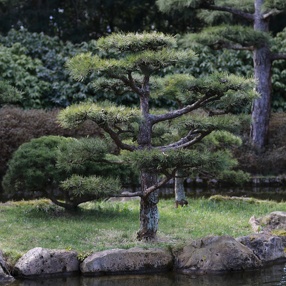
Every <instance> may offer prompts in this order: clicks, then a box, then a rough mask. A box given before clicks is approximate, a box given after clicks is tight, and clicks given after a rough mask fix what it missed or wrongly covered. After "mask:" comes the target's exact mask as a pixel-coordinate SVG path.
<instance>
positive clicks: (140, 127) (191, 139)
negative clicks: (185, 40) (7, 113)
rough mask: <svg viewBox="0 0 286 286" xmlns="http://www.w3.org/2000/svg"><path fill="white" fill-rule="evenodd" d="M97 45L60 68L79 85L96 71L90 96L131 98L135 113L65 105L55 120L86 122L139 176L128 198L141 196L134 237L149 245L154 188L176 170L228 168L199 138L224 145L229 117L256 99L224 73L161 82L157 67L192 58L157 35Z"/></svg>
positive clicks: (117, 37) (249, 85) (220, 152)
mask: <svg viewBox="0 0 286 286" xmlns="http://www.w3.org/2000/svg"><path fill="white" fill-rule="evenodd" d="M97 44H98V47H100V48H101V49H102V52H101V53H100V54H92V53H84V54H79V55H77V56H75V57H74V58H72V59H71V60H70V61H69V62H68V68H69V69H70V71H71V74H72V76H73V77H75V78H77V79H78V80H83V79H84V78H85V77H86V76H88V74H90V73H96V74H97V75H98V77H97V78H96V79H95V80H94V81H93V82H92V84H93V85H94V87H95V88H96V89H97V90H101V89H108V90H110V91H111V92H112V91H117V90H118V89H120V90H121V93H120V94H124V92H132V93H134V94H135V96H136V98H137V101H138V104H137V107H132V108H130V107H126V106H117V105H115V104H114V103H110V102H104V103H98V104H90V103H85V104H79V105H71V106H69V107H67V108H66V109H65V110H63V111H62V112H61V113H60V115H59V120H60V123H61V125H62V126H64V127H69V128H74V127H75V126H78V125H79V124H81V123H82V122H84V121H86V120H91V121H93V122H94V123H95V124H97V125H98V127H100V128H101V129H102V130H103V131H104V132H105V133H106V134H107V135H108V136H109V138H111V139H112V141H113V142H114V143H115V144H116V146H117V147H118V148H119V150H121V151H120V153H119V154H118V156H120V159H121V160H123V161H125V162H128V164H130V165H131V166H133V168H134V169H137V170H138V171H139V172H140V182H141V190H140V191H138V192H136V193H134V194H132V196H133V195H139V196H140V197H141V203H140V205H141V209H140V230H139V232H138V239H146V240H148V239H153V238H155V236H156V232H157V225H158V210H157V203H158V193H157V190H158V188H159V187H160V186H162V185H163V184H164V183H166V182H167V181H168V180H169V179H170V178H172V177H174V175H175V173H176V171H177V170H178V169H185V170H186V171H187V172H189V174H191V175H195V174H199V173H200V172H205V173H209V175H211V174H218V173H223V172H226V173H227V172H229V171H230V170H231V169H232V168H233V167H235V166H236V161H235V160H234V159H233V158H232V156H231V154H230V152H228V151H227V150H224V149H223V148H222V149H221V148H219V147H217V149H212V150H210V149H209V148H208V147H209V145H208V144H207V143H206V142H207V141H204V140H207V139H206V138H207V136H208V135H210V134H211V133H212V136H214V137H213V138H216V140H218V141H222V142H223V141H226V140H232V139H231V138H232V136H233V135H231V132H232V131H234V129H235V128H239V125H240V118H239V116H237V115H236V114H234V115H231V113H232V112H234V110H235V108H234V107H235V106H243V105H245V104H247V103H248V101H249V100H251V99H252V98H254V97H255V96H256V93H255V92H254V91H253V81H252V80H251V79H245V78H241V77H238V76H234V75H229V74H226V73H214V74H212V75H209V76H207V77H204V78H195V77H194V76H192V75H190V74H170V75H167V76H164V75H163V74H162V73H161V72H162V71H163V70H164V69H166V68H168V67H171V66H178V67H179V65H180V64H184V63H185V62H187V61H191V60H193V59H195V58H196V57H197V55H195V54H194V52H193V51H192V50H189V49H186V50H177V49H175V47H176V45H177V42H176V38H175V37H173V36H170V35H165V34H163V33H146V32H145V33H141V34H137V33H136V34H134V33H127V34H124V33H120V34H114V35H111V36H109V37H106V38H101V39H99V40H98V43H97ZM152 97H156V98H160V97H170V98H173V99H174V100H175V101H176V102H177V106H176V108H175V109H171V110H165V109H162V110H160V109H159V110H158V109H156V110H154V109H152V108H150V100H151V98H152ZM236 112H237V111H235V112H234V113H236ZM219 131H223V132H224V133H220V132H219ZM222 134H224V135H223V136H222ZM227 138H228V139H227ZM209 142H211V141H209ZM213 142H215V141H213ZM233 174H235V172H233Z"/></svg>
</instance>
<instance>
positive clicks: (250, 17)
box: [206, 5, 254, 21]
mask: <svg viewBox="0 0 286 286" xmlns="http://www.w3.org/2000/svg"><path fill="white" fill-rule="evenodd" d="M206 9H207V10H213V11H222V12H229V13H231V14H233V15H236V16H240V17H242V18H244V19H246V20H249V21H254V15H253V14H250V13H246V12H243V11H242V10H239V9H235V8H231V7H222V6H216V5H210V6H208V7H207V8H206Z"/></svg>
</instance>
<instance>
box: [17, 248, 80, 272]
mask: <svg viewBox="0 0 286 286" xmlns="http://www.w3.org/2000/svg"><path fill="white" fill-rule="evenodd" d="M78 271H79V261H78V259H77V253H76V252H74V251H65V250H56V249H45V248H41V247H36V248H33V249H31V250H29V251H28V252H27V253H26V254H24V255H23V256H22V257H21V258H20V259H19V260H18V261H17V263H16V265H15V267H14V273H15V275H17V276H21V277H26V276H32V275H34V276H45V275H53V274H67V273H74V272H78Z"/></svg>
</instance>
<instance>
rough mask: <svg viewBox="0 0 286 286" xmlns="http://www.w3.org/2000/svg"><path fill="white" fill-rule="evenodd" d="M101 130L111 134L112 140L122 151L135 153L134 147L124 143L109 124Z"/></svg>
mask: <svg viewBox="0 0 286 286" xmlns="http://www.w3.org/2000/svg"><path fill="white" fill-rule="evenodd" d="M101 128H102V129H103V130H104V131H105V132H107V133H108V134H109V136H110V137H111V139H112V140H113V141H114V143H115V144H116V145H117V146H118V147H119V148H121V149H123V150H128V151H134V150H135V149H136V148H135V147H134V146H131V145H128V144H125V143H123V142H122V141H121V140H120V139H119V136H118V134H117V133H116V132H114V131H113V130H112V129H111V128H110V127H109V126H108V124H104V125H102V126H101Z"/></svg>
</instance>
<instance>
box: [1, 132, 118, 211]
mask: <svg viewBox="0 0 286 286" xmlns="http://www.w3.org/2000/svg"><path fill="white" fill-rule="evenodd" d="M82 141H84V142H82ZM87 141H88V142H87ZM90 141H92V143H91V142H90ZM94 141H96V143H95V142H94ZM75 146H76V150H77V154H78V152H80V156H78V158H77V161H76V160H73V155H72V154H71V153H72V150H74V149H75ZM90 146H92V147H90ZM91 150H92V153H93V154H92V157H90V155H91ZM106 153H108V145H107V144H106V143H104V142H102V141H101V140H100V139H84V140H77V139H74V138H65V137H62V136H43V137H40V138H37V139H32V140H31V141H30V142H27V143H24V144H22V145H21V146H20V147H19V148H18V150H17V151H15V153H14V154H13V157H12V159H11V160H10V161H9V168H8V171H7V173H6V174H5V176H4V178H3V182H2V185H3V188H4V191H5V192H6V193H8V194H9V195H10V197H12V198H13V196H14V197H18V198H20V199H22V198H25V193H26V196H27V193H31V194H32V195H34V196H36V197H39V196H40V197H46V198H49V199H50V200H51V201H52V202H53V203H55V204H56V205H59V206H61V207H64V208H65V209H67V210H75V209H77V206H78V205H79V204H81V203H83V202H86V201H92V200H97V199H103V198H107V197H109V196H110V194H111V193H112V194H115V193H116V192H118V191H119V190H120V189H121V185H120V182H119V180H118V179H117V178H115V176H112V173H114V172H112V166H111V165H110V164H108V167H107V171H108V172H106V173H105V174H102V173H99V174H100V175H101V176H96V173H97V172H96V170H98V167H97V164H98V163H99V162H101V165H102V164H103V165H104V164H105V163H104V162H105V161H106V159H105V155H106ZM63 158H68V159H65V160H70V167H69V168H66V165H65V164H64V163H63V161H64V160H63ZM78 160H80V161H81V163H80V166H78ZM58 161H59V162H58ZM102 167H104V166H102ZM83 172H84V173H85V174H86V175H92V176H89V177H88V178H87V179H85V178H84V176H83V175H82V173H83ZM106 174H107V175H106Z"/></svg>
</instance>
